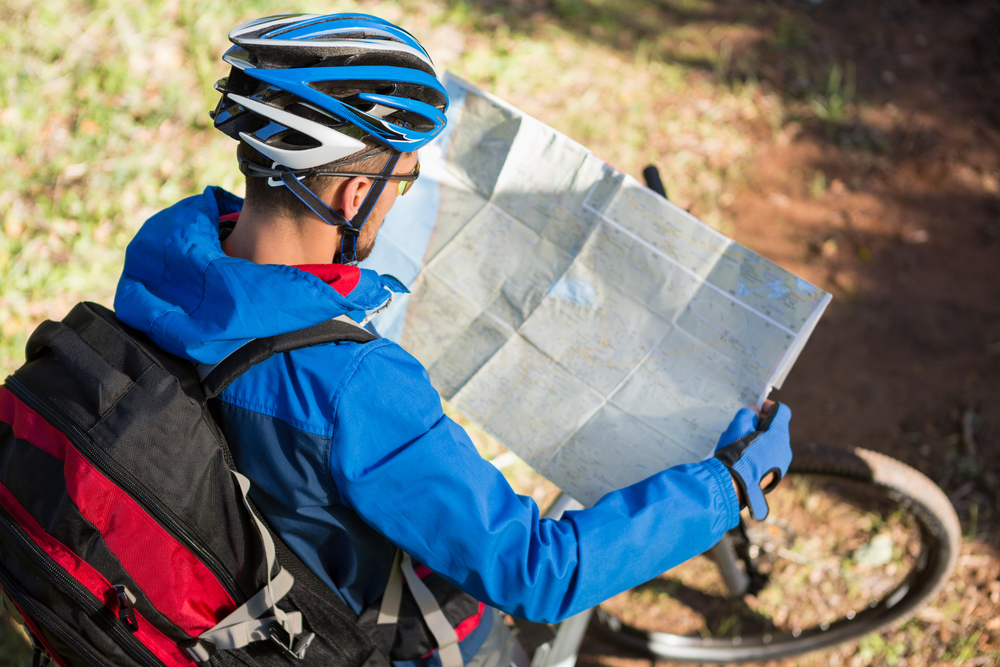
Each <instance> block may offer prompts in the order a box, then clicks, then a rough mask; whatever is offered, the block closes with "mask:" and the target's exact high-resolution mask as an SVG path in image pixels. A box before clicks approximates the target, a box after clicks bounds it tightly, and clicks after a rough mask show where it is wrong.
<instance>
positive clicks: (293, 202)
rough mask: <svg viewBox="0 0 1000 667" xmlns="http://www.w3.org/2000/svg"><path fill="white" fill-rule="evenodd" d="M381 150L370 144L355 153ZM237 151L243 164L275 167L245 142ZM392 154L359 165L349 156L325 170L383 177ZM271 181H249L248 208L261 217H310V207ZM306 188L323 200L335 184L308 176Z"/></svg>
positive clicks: (381, 154) (252, 178)
mask: <svg viewBox="0 0 1000 667" xmlns="http://www.w3.org/2000/svg"><path fill="white" fill-rule="evenodd" d="M378 147H379V144H376V143H374V142H370V141H366V142H365V148H364V149H362V150H361V151H358V153H355V154H354V156H356V155H360V154H362V153H365V152H367V151H371V150H372V149H375V148H378ZM236 151H237V156H238V157H239V159H240V160H241V161H242V160H247V161H250V162H253V163H254V164H257V165H260V166H262V167H268V168H270V167H271V160H268V159H267V158H266V157H264V156H263V155H261V154H260V153H259V152H258V151H257V149H255V148H253V147H252V146H250V145H249V144H247V143H246V142H245V141H240V145H239V147H238V148H237V149H236ZM388 154H389V151H388V150H386V151H382V152H379V153H376V154H374V155H372V156H371V157H367V158H364V159H363V160H358V161H357V162H350V161H349V160H350V158H351V157H354V156H348V157H346V158H344V160H340V161H338V163H336V164H331V166H329V167H324V168H323V170H324V171H354V172H365V173H372V174H378V173H381V171H382V168H383V167H385V164H386V161H387V160H388ZM267 181H268V179H267V178H264V177H261V176H247V177H246V183H247V185H246V205H247V206H252V207H253V208H254V209H256V210H258V211H260V212H261V213H265V214H268V215H271V216H275V217H290V218H299V217H301V216H303V215H307V214H308V213H309V207H307V206H306V205H305V204H303V203H302V201H301V200H300V199H299V198H298V197H296V196H295V195H294V194H293V193H292V191H291V190H289V189H288V188H286V187H284V186H282V187H276V188H272V187H271V186H270V185H268V184H267ZM302 184H303V185H304V186H306V187H307V188H309V189H310V190H312V191H313V192H314V193H316V196H318V197H323V196H324V195H325V194H326V192H327V190H328V189H329V188H330V187H331V186H332V185H333V180H332V179H331V177H329V176H306V177H305V178H303V179H302Z"/></svg>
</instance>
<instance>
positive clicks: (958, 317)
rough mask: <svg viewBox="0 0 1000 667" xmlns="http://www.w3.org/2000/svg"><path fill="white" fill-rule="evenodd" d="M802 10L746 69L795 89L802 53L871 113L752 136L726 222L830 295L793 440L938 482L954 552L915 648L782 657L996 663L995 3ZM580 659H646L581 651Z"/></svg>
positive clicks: (792, 391) (998, 108) (803, 370)
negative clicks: (788, 35)
mask: <svg viewBox="0 0 1000 667" xmlns="http://www.w3.org/2000/svg"><path fill="white" fill-rule="evenodd" d="M772 4H773V3H772ZM785 4H789V5H790V4H792V3H785ZM795 5H796V7H797V11H801V12H802V15H804V16H805V17H806V19H807V24H806V25H807V27H806V28H804V29H803V30H804V32H805V35H804V39H805V40H806V42H805V43H804V44H803V45H802V47H801V48H799V49H797V50H795V53H794V54H790V53H789V51H788V50H782V49H770V50H768V51H766V52H763V53H757V54H755V55H756V57H757V60H756V63H755V66H754V68H753V73H754V74H755V75H756V76H757V77H758V78H759V79H761V80H763V81H767V82H769V83H770V84H771V85H772V86H773V87H774V88H775V89H777V90H779V91H782V92H785V93H786V94H794V88H795V86H796V85H797V82H796V73H795V70H796V68H795V65H796V61H795V60H794V59H795V58H804V59H806V60H807V61H810V62H822V61H824V60H826V61H828V62H840V63H843V62H853V63H854V67H855V68H856V94H857V96H858V97H859V98H862V99H864V100H865V107H866V108H865V110H864V111H860V112H858V113H857V114H855V115H854V117H845V118H842V119H838V118H836V117H834V114H832V113H831V114H829V115H830V116H831V117H832V120H831V121H829V122H824V121H823V120H821V119H813V120H812V121H810V122H804V123H793V124H790V125H787V126H786V127H785V130H784V131H783V133H782V134H781V136H780V137H779V139H778V141H777V142H772V141H771V140H770V138H768V140H767V141H765V142H762V144H761V145H760V146H758V150H757V154H756V157H755V158H754V162H753V168H752V171H751V174H750V177H749V182H748V184H747V187H746V188H745V190H744V191H743V192H742V193H741V194H739V195H738V196H737V197H736V199H735V201H734V203H733V206H732V208H731V210H730V211H729V213H730V216H731V218H732V219H733V220H734V229H733V230H732V232H733V235H734V236H735V238H736V239H737V240H738V241H740V242H741V243H744V244H745V245H748V246H749V247H751V248H753V249H755V250H757V251H758V252H761V253H763V254H765V255H766V256H768V257H770V258H771V259H773V260H774V261H776V262H777V263H779V264H780V265H782V266H784V267H786V268H788V269H790V270H792V271H795V272H796V273H798V274H800V275H802V276H804V277H806V278H808V279H809V280H811V281H813V282H814V283H815V284H817V285H819V286H821V287H823V288H824V289H826V290H828V291H830V292H832V293H833V295H834V301H833V303H832V305H831V307H830V309H829V310H828V311H827V314H826V315H825V316H824V318H823V320H822V321H821V322H820V324H819V327H818V328H817V330H816V332H815V334H814V335H813V337H812V339H811V340H810V343H809V345H808V346H807V347H806V349H805V351H804V352H803V354H802V356H801V358H800V359H799V361H798V363H797V365H796V366H795V368H794V370H793V372H792V373H791V375H790V376H789V378H788V380H787V382H786V383H785V385H784V387H783V388H782V389H781V391H780V392H778V397H779V398H780V399H781V400H783V401H785V402H787V403H788V404H789V405H790V406H791V407H792V408H793V411H794V418H793V422H792V426H793V437H794V438H795V439H796V440H799V441H812V442H819V443H824V444H830V445H858V446H862V447H866V448H869V449H873V450H876V451H880V452H884V453H886V454H889V455H891V456H894V457H897V458H899V459H901V460H902V461H904V462H906V463H908V464H910V465H912V466H914V467H916V468H917V469H919V470H921V471H922V472H924V473H925V474H927V475H928V476H929V477H931V479H933V480H934V481H935V482H937V483H938V484H939V485H940V486H941V487H942V488H943V489H944V490H945V491H946V493H947V494H948V495H949V496H950V497H951V499H952V501H953V503H954V505H955V507H956V509H957V511H958V513H959V516H960V518H961V520H962V524H963V530H964V532H965V534H966V542H965V545H964V547H963V551H962V554H963V555H962V557H961V559H960V562H959V568H958V571H957V572H956V574H955V576H954V578H953V580H952V581H951V583H950V584H949V585H948V587H947V588H946V589H945V591H944V592H943V593H942V594H941V595H940V596H939V599H938V600H937V601H936V602H935V604H934V605H933V608H932V609H930V610H928V611H926V612H924V613H923V614H921V615H920V616H919V617H918V621H917V624H918V628H919V629H921V630H923V632H920V633H918V634H919V638H916V639H915V638H914V637H913V636H912V635H913V633H909V635H907V636H900V634H901V633H896V634H895V635H894V634H892V633H889V634H887V635H885V637H884V643H886V644H890V643H891V642H893V641H897V642H898V643H900V644H901V645H902V650H901V651H899V652H897V653H896V654H889V653H886V652H883V653H882V654H881V657H879V655H878V654H876V655H875V656H871V655H867V656H866V655H864V652H863V651H859V650H858V648H857V646H848V647H843V648H838V649H833V650H831V651H828V652H826V653H820V654H814V655H812V656H809V657H808V659H805V658H804V659H792V660H787V661H785V662H783V663H781V664H787V665H798V664H806V663H807V662H808V664H831V665H837V664H848V665H851V664H854V665H860V664H899V665H903V664H909V665H930V664H969V665H971V664H978V665H982V664H996V663H995V660H996V659H997V653H996V651H997V648H998V644H1000V612H998V610H1000V606H998V604H997V603H998V601H1000V582H998V574H1000V560H998V555H1000V554H998V547H1000V516H998V514H997V509H998V507H1000V478H998V474H997V473H998V471H1000V5H997V4H996V3H991V2H971V1H970V2H944V1H942V2H932V1H927V2H910V1H902V0H900V1H888V2H880V3H862V2H816V3H815V4H814V5H812V6H808V5H806V6H805V8H803V5H802V4H800V3H795ZM765 27H766V26H765ZM771 27H772V29H781V26H777V27H775V26H771ZM738 55H739V54H734V61H736V60H738ZM799 62H801V61H799ZM834 111H836V110H834ZM762 136H763V133H762ZM963 641H964V642H966V644H960V643H959V642H963ZM970 641H971V643H972V644H974V646H970V647H969V649H971V650H964V651H959V650H957V649H958V647H960V646H965V645H967V644H968V643H969V642H970ZM869 653H871V652H870V651H869ZM580 664H581V665H584V666H586V667H592V666H596V665H598V664H603V665H613V666H615V667H625V666H633V665H635V666H638V665H640V664H648V661H640V660H637V659H635V658H633V659H628V658H627V657H626V656H625V655H624V654H622V653H620V652H618V651H617V649H615V648H613V647H610V646H608V645H606V644H602V643H601V642H600V641H599V640H597V639H596V638H590V639H588V641H587V643H586V645H585V653H584V655H583V656H581V662H580ZM773 664H777V663H773Z"/></svg>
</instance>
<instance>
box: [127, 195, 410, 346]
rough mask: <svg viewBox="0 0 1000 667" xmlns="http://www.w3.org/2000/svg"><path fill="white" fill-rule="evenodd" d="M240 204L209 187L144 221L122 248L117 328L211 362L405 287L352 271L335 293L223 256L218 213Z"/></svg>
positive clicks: (364, 307) (304, 278)
mask: <svg viewBox="0 0 1000 667" xmlns="http://www.w3.org/2000/svg"><path fill="white" fill-rule="evenodd" d="M242 206H243V200H242V199H240V198H239V197H236V196H235V195H233V194H230V193H228V192H226V191H225V190H223V189H221V188H217V187H209V188H207V189H206V190H205V192H203V193H202V194H200V195H196V196H194V197H189V198H187V199H184V200H182V201H180V202H178V203H177V204H175V205H173V206H171V207H170V208H168V209H165V210H163V211H161V212H159V213H157V214H156V215H154V216H153V217H151V218H150V219H149V220H147V221H146V223H145V224H143V226H142V228H141V229H140V230H139V232H138V234H136V236H135V238H134V239H132V242H131V243H129V245H128V248H127V249H126V251H125V268H124V271H123V272H122V277H121V279H120V280H119V282H118V290H117V292H116V294H115V311H116V313H117V315H118V317H119V319H121V320H122V321H123V322H125V323H126V324H128V325H129V326H131V327H133V328H135V329H138V330H139V331H142V332H143V333H145V334H147V335H148V336H149V337H150V338H152V339H153V341H154V342H155V343H156V344H157V345H158V346H160V347H161V348H163V349H164V350H166V351H168V352H171V353H173V354H177V355H180V356H182V357H186V358H187V359H190V360H191V361H194V362H197V363H204V364H216V363H218V362H219V361H221V360H222V359H224V358H225V357H226V356H227V355H229V354H230V353H232V352H233V351H234V350H236V349H237V348H239V347H240V346H241V345H243V344H245V343H246V342H247V341H249V340H251V339H253V338H264V337H267V336H273V335H276V334H280V333H285V332H288V331H295V330H297V329H304V328H306V327H309V326H312V325H314V324H318V323H319V322H323V321H325V320H329V319H332V318H334V317H338V316H340V315H344V314H347V315H350V316H351V317H353V318H354V319H355V320H358V321H360V320H361V319H362V318H363V317H364V315H365V312H366V311H371V310H375V309H377V308H379V307H381V306H382V305H384V304H385V303H386V302H387V301H388V299H389V297H390V296H391V294H390V292H406V291H407V289H406V288H405V287H404V286H403V285H402V284H401V283H400V282H399V281H398V280H396V279H395V278H393V277H392V276H380V275H378V274H377V273H375V272H374V271H370V270H367V269H357V270H358V271H359V272H360V275H359V278H358V281H357V284H356V285H355V286H354V288H353V289H351V290H350V291H349V292H348V293H347V295H346V296H345V295H342V294H340V293H339V292H337V291H336V290H335V289H333V288H332V287H330V286H329V285H327V284H326V283H325V282H323V280H321V279H320V278H319V277H317V276H315V275H313V274H312V273H308V272H306V271H303V270H300V269H297V268H295V267H293V266H284V265H280V264H255V263H254V262H250V261H248V260H244V259H238V258H234V257H229V256H228V255H226V254H225V253H224V252H223V251H222V244H221V243H220V242H219V217H220V216H222V215H227V214H231V213H236V212H238V211H239V210H240V209H241V208H242Z"/></svg>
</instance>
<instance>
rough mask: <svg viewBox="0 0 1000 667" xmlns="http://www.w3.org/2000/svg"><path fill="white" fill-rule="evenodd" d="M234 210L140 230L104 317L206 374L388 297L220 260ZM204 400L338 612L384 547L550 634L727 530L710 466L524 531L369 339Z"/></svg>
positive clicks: (524, 523)
mask: <svg viewBox="0 0 1000 667" xmlns="http://www.w3.org/2000/svg"><path fill="white" fill-rule="evenodd" d="M241 205H242V201H241V200H240V199H238V198H237V197H235V196H233V195H231V194H229V193H227V192H225V191H223V190H221V189H217V188H209V189H207V190H206V191H205V192H204V193H203V194H201V195H198V196H194V197H190V198H188V199H185V200H183V201H181V202H180V203H178V204H176V205H174V206H173V207H171V208H169V209H167V210H165V211H162V212H160V213H158V214H157V215H155V216H153V217H152V218H150V219H149V220H148V221H147V222H146V223H145V224H144V225H143V227H142V229H141V230H140V231H139V233H138V234H137V235H136V237H135V239H134V240H133V241H132V242H131V243H130V244H129V247H128V250H127V253H126V258H125V269H124V273H123V275H122V277H121V281H120V283H119V285H118V292H117V295H116V297H115V309H116V310H117V313H118V316H119V317H120V318H121V319H122V320H123V321H124V322H126V323H127V324H129V325H130V326H132V327H135V328H137V329H139V330H141V331H143V332H145V333H146V334H148V335H149V336H150V337H151V338H152V339H153V340H154V341H155V342H156V343H157V344H158V345H159V346H160V347H162V348H163V349H165V350H167V351H169V352H172V353H175V354H178V355H181V356H183V357H186V358H188V359H191V360H192V361H195V362H201V363H206V364H214V363H217V362H219V361H220V360H221V359H223V358H224V357H225V356H226V355H228V354H229V353H231V352H232V351H233V350H235V349H236V348H238V347H239V346H240V345H243V344H244V343H246V342H247V341H248V340H250V339H252V338H257V337H264V336H270V335H274V334H278V333H282V332H286V331H292V330H296V329H301V328H304V327H307V326H310V325H313V324H316V323H318V322H321V321H323V320H326V319H330V318H333V317H336V316H338V315H341V314H344V313H348V314H350V315H352V316H355V317H356V318H357V317H360V316H361V315H362V314H363V312H364V311H369V310H372V309H374V308H376V307H378V306H379V305H381V304H382V303H383V302H384V301H385V300H386V299H387V298H388V296H389V289H394V290H400V289H405V288H402V287H401V286H400V285H399V284H398V283H397V282H396V281H395V280H394V279H392V278H388V277H382V276H379V275H378V274H376V273H374V272H372V271H367V270H361V272H360V273H361V275H360V279H359V280H358V283H357V285H356V286H355V287H354V288H353V289H352V290H351V291H350V292H349V293H348V294H347V296H342V295H341V294H340V293H338V292H337V291H336V290H334V289H333V288H332V287H330V286H329V285H327V284H326V283H324V282H323V281H322V280H320V279H319V278H317V277H316V276H314V275H312V274H310V273H307V272H305V271H302V270H299V269H297V268H294V267H290V266H281V265H260V264H255V263H252V262H249V261H246V260H242V259H235V258H231V257H228V256H227V255H226V254H225V253H223V251H222V248H221V246H220V243H219V217H220V215H224V214H229V213H233V212H236V211H238V210H239V209H240V207H241ZM376 323H377V320H376ZM220 398H221V402H222V412H223V419H222V421H223V428H224V430H225V431H226V433H227V435H228V436H229V438H230V439H231V440H234V441H235V442H238V443H239V444H238V446H236V447H234V449H235V454H236V457H237V464H238V466H239V467H240V468H241V470H242V472H243V473H244V474H246V475H247V476H248V477H249V478H250V480H251V481H252V483H253V491H252V495H253V498H254V500H255V501H256V503H257V505H258V507H260V509H261V510H262V511H263V512H264V513H265V514H266V516H267V518H268V519H269V520H270V522H271V524H272V525H273V526H274V527H275V529H276V530H277V531H278V533H280V535H281V537H282V538H284V540H285V541H286V542H287V543H288V544H289V546H290V547H291V548H292V549H293V550H294V551H295V552H296V553H297V554H298V555H299V557H301V558H302V560H303V561H305V563H306V564H308V565H309V567H310V568H312V570H313V571H314V572H315V573H316V574H317V575H318V576H319V577H320V578H321V579H322V580H323V581H325V582H326V583H327V584H328V585H329V586H331V587H332V588H333V589H334V590H336V591H338V592H339V594H340V595H341V596H342V597H343V599H344V600H345V601H346V602H347V603H348V604H349V605H350V606H351V607H353V608H354V609H355V611H360V610H361V609H362V608H364V607H366V606H367V605H369V604H371V603H372V602H373V601H375V600H376V599H377V598H378V597H379V596H380V595H381V593H382V590H383V589H384V587H385V583H386V581H387V578H388V572H389V569H390V565H391V561H392V557H393V553H394V551H395V548H396V546H397V545H398V546H399V547H400V548H402V549H403V550H404V551H405V552H407V553H409V554H410V555H411V556H412V557H413V558H414V560H416V561H419V562H421V563H424V564H426V565H427V566H428V567H429V568H431V569H432V570H433V571H435V572H437V573H438V574H440V575H441V576H443V577H444V578H445V579H447V580H448V581H450V582H451V583H453V584H454V585H455V586H458V587H459V588H461V589H462V590H464V591H465V592H467V593H469V594H470V595H472V596H473V597H475V598H477V599H479V600H481V601H483V602H485V603H487V604H489V605H492V606H494V607H497V608H499V609H501V610H503V611H506V612H509V613H511V614H513V615H515V616H518V617H522V618H527V619H530V620H534V621H549V622H555V621H559V620H561V619H564V618H566V617H568V616H570V615H572V614H575V613H577V612H580V611H582V610H584V609H587V608H588V607H592V606H594V605H596V604H598V603H599V602H601V601H603V600H605V599H606V598H609V597H611V596H613V595H615V594H616V593H618V592H620V591H622V590H625V589H627V588H630V587H632V586H636V585H638V584H639V583H641V582H643V581H646V580H648V579H651V578H653V577H655V576H657V575H658V574H660V573H662V572H663V571H665V570H667V569H669V568H671V567H673V566H674V565H677V564H678V563H680V562H682V561H684V560H687V559H688V558H691V557H692V556H694V555H696V554H699V553H701V552H703V551H705V550H706V549H708V548H709V547H710V546H712V545H713V544H715V543H716V542H717V541H718V540H719V539H720V537H721V536H722V534H723V533H724V532H725V531H726V530H727V529H729V528H732V527H733V526H735V525H736V523H737V521H738V514H739V505H738V501H737V498H736V495H735V493H734V491H733V485H732V480H731V477H730V474H729V472H728V471H727V470H726V468H725V467H723V465H722V464H721V463H719V462H718V461H717V460H715V459H709V460H707V461H704V462H701V463H695V464H690V465H684V466H678V467H675V468H671V469H668V470H665V471H663V472H661V473H658V474H656V475H653V476H652V477H650V478H648V479H646V480H644V481H642V482H639V483H637V484H634V485H632V486H630V487H627V488H625V489H622V490H620V491H615V492H612V493H609V494H607V495H606V496H604V498H602V499H601V500H600V501H599V502H598V503H597V504H596V505H595V506H594V507H592V508H590V509H586V510H581V511H577V512H568V513H567V514H566V515H565V516H564V517H563V518H562V519H561V520H559V521H553V520H549V519H542V518H540V516H539V510H538V507H537V506H536V505H535V502H534V501H533V500H532V499H531V498H528V497H524V496H519V495H517V494H515V493H514V492H513V491H512V490H511V488H510V486H509V485H508V484H507V481H506V480H505V479H504V477H503V476H502V475H501V474H500V473H499V472H498V471H497V470H496V469H495V468H494V467H493V466H492V465H490V464H489V463H488V462H486V461H484V460H483V459H482V458H481V457H480V456H479V454H478V453H477V452H476V449H475V447H473V445H472V442H471V441H470V440H469V438H468V436H467V435H466V433H465V432H464V431H463V430H462V428H461V427H459V426H458V425H457V424H455V423H454V422H453V421H452V420H451V419H449V418H448V417H447V416H445V415H444V414H443V413H442V410H441V399H440V397H439V396H438V393H437V392H436V391H435V390H434V388H433V387H432V386H431V384H430V381H429V379H428V376H427V373H426V371H425V370H424V368H423V367H422V366H421V365H420V363H419V362H418V361H417V360H416V359H414V358H413V357H412V356H410V355H409V354H408V353H407V352H406V351H405V350H403V349H402V348H400V347H399V346H398V345H396V344H395V343H392V342H390V341H388V340H385V339H382V340H378V341H375V342H372V343H368V344H365V345H359V344H355V343H331V344H327V345H321V346H317V347H312V348H307V349H302V350H296V351H293V352H290V353H286V354H283V355H276V356H274V357H272V358H271V359H269V360H268V361H266V362H264V363H262V364H260V365H258V366H255V367H253V368H252V369H250V371H248V372H247V373H245V374H244V375H242V376H241V377H239V378H238V379H237V380H236V381H235V382H233V384H232V385H230V386H229V387H228V388H227V389H226V390H225V391H224V392H223V393H222V394H221V397H220ZM463 652H464V651H463Z"/></svg>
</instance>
